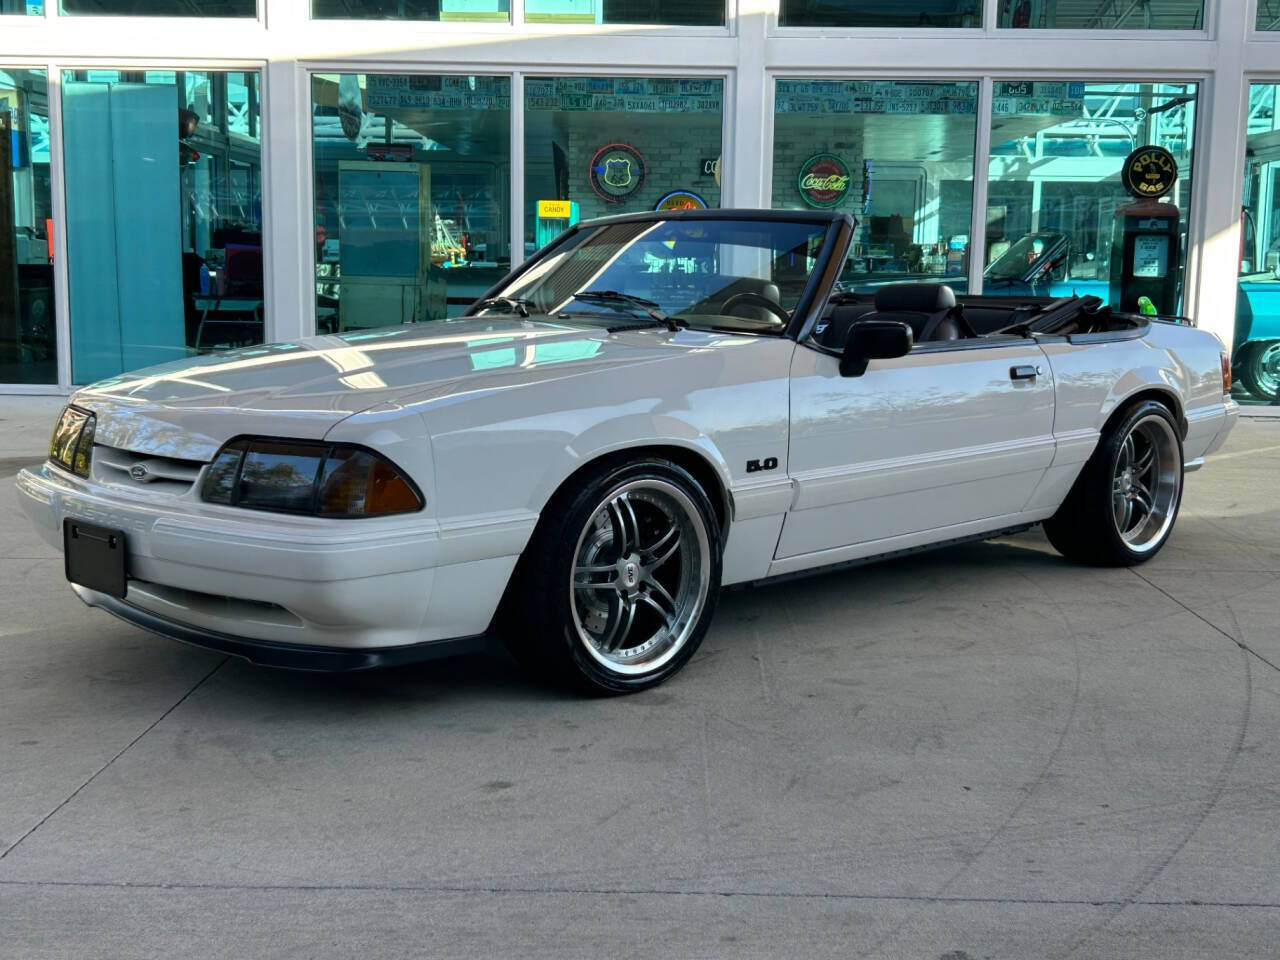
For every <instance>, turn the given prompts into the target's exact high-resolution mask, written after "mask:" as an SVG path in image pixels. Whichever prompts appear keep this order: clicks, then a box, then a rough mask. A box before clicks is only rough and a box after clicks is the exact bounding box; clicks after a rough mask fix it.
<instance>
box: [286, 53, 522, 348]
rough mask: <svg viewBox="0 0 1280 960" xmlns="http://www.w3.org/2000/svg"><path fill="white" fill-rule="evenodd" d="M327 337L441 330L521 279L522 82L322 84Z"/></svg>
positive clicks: (319, 288) (408, 77)
mask: <svg viewBox="0 0 1280 960" xmlns="http://www.w3.org/2000/svg"><path fill="white" fill-rule="evenodd" d="M311 97H312V103H311V111H312V120H311V137H312V147H313V154H314V156H315V224H316V233H315V244H316V254H315V263H316V278H315V281H316V325H317V327H318V328H319V330H320V331H321V332H336V331H346V330H361V329H368V328H373V327H387V326H392V325H398V324H404V323H422V322H425V321H430V320H441V319H443V318H444V317H446V316H455V315H457V314H459V313H461V312H462V311H463V310H464V309H465V308H466V306H467V305H468V304H470V303H471V302H472V301H474V300H475V299H476V297H478V296H479V295H480V294H481V293H483V292H484V291H485V290H487V289H488V288H489V287H490V286H492V285H493V284H494V283H496V282H497V281H498V280H499V279H500V278H501V277H502V276H503V275H504V274H506V272H507V271H508V270H509V269H510V267H511V221H510V212H509V211H510V205H511V204H510V196H511V195H510V191H509V183H510V179H511V79H510V78H509V77H469V76H436V75H426V74H385V73H370V74H363V73H361V74H355V73H346V74H336V73H325V74H315V75H314V76H313V77H312V79H311Z"/></svg>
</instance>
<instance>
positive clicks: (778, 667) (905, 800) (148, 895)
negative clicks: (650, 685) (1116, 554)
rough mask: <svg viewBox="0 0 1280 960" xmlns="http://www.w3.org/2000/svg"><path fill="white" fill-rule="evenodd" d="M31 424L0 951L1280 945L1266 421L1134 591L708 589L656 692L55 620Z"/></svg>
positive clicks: (17, 594)
mask: <svg viewBox="0 0 1280 960" xmlns="http://www.w3.org/2000/svg"><path fill="white" fill-rule="evenodd" d="M56 406H57V404H56V403H45V404H44V405H43V406H41V402H30V403H28V404H27V405H26V406H23V405H22V404H15V403H14V402H12V401H6V402H5V404H4V405H2V406H0V421H2V422H0V475H2V476H0V536H2V538H3V540H2V542H3V544H4V553H3V559H0V569H2V570H3V571H4V583H5V584H6V589H5V590H4V591H3V594H2V595H0V650H2V651H3V655H4V656H3V668H0V851H3V859H0V956H3V957H15V958H19V957H20V958H23V960H34V958H46V957H77V958H78V957H87V956H110V957H162V956H163V957H181V956H200V957H202V958H224V957H225V958H237V960H239V958H248V957H255V958H256V957H295V956H298V957H309V958H310V957H344V958H345V957H353V956H376V957H379V958H384V957H402V956H403V957H428V956H430V957H436V956H450V957H454V956H457V957H463V956H466V957H494V956H511V957H520V958H531V957H548V958H551V957H554V958H557V960H563V958H593V960H595V958H602V957H608V958H614V957H623V956H645V957H651V956H660V957H673V958H692V957H720V956H727V957H768V958H775V957H782V956H786V957H804V958H810V957H814V958H816V957H840V958H851V957H893V958H898V957H902V958H928V960H982V958H1018V960H1027V958H1040V957H1053V958H1065V957H1075V958H1107V960H1119V958H1138V957H1142V958H1160V960H1171V958H1195V960H1203V958H1207V957H1231V958H1233V960H1239V958H1245V957H1275V956H1276V952H1277V950H1278V949H1280V948H1278V947H1277V932H1280V828H1278V827H1277V824H1278V823H1280V772H1278V771H1280V738H1278V737H1277V736H1276V733H1277V730H1278V729H1280V673H1278V672H1277V665H1280V631H1278V630H1277V629H1276V624H1277V622H1280V591H1277V575H1278V574H1280V482H1278V481H1277V477H1278V476H1280V422H1274V421H1272V422H1265V421H1252V422H1243V423H1241V425H1240V426H1239V428H1238V429H1237V431H1236V433H1235V435H1234V436H1233V438H1232V440H1231V442H1230V445H1229V447H1228V448H1227V450H1226V451H1224V453H1223V454H1221V455H1219V456H1218V457H1216V458H1215V459H1213V460H1211V461H1210V463H1209V465H1208V467H1207V468H1206V469H1205V470H1203V471H1202V472H1200V473H1198V474H1195V475H1193V476H1191V477H1189V478H1188V484H1187V491H1186V498H1185V501H1184V504H1183V513H1182V517H1181V520H1180V521H1179V524H1178V527H1177V530H1176V532H1175V533H1174V536H1173V539H1172V541H1171V543H1170V544H1169V546H1168V547H1167V548H1166V549H1165V551H1164V552H1163V553H1162V554H1161V555H1160V556H1159V558H1157V559H1156V560H1155V561H1153V562H1152V563H1150V564H1148V565H1146V566H1144V567H1142V568H1140V569H1137V570H1132V571H1131V570H1092V569H1083V568H1079V567H1074V566H1071V565H1068V564H1067V563H1065V562H1063V561H1062V560H1060V559H1059V558H1058V557H1057V556H1056V555H1055V554H1054V553H1053V552H1052V551H1051V550H1050V549H1049V547H1048V545H1047V544H1046V542H1045V541H1044V539H1043V537H1042V536H1041V535H1040V534H1039V532H1038V531H1037V532H1032V533H1028V534H1024V535H1022V536H1019V537H1015V538H1011V539H1007V540H1002V541H998V542H994V543H989V544H979V545H973V546H967V547H962V548H954V549H949V550H945V551H941V552H938V553H935V554H931V555H925V556H920V557H917V558H913V559H910V560H904V561H898V562H893V563H888V564H884V565H881V566H876V567H868V568H864V569H861V570H857V571H853V572H846V573H843V574H834V575H828V576H824V577H820V578H816V579H812V580H808V581H801V582H792V583H789V584H784V585H777V586H772V587H768V588H762V589H757V590H755V591H752V592H746V593H734V594H729V595H727V596H726V597H725V598H724V601H723V603H722V605H721V608H720V611H719V615H718V617H717V620H716V623H715V626H714V627H713V628H712V630H711V633H710V635H709V636H708V638H707V641H706V643H705V644H704V645H703V648H702V650H701V651H700V652H699V654H698V656H697V657H696V658H695V660H694V661H693V662H692V663H691V664H690V665H689V666H688V667H687V668H686V670H685V671H684V672H683V673H682V674H681V675H680V676H678V677H677V678H676V679H675V680H674V681H672V682H671V683H669V684H667V685H666V686H664V687H662V688H660V689H658V690H655V691H652V692H650V693H646V694H641V695H639V696H636V697H631V698H626V699H617V700H595V701H588V700H576V699H572V698H569V697H566V696H563V695H559V694H555V693H551V692H548V691H546V690H543V689H539V688H537V687H533V686H530V685H528V684H526V683H525V682H524V680H523V679H522V678H521V677H520V675H519V674H518V673H517V672H516V670H515V668H514V667H513V666H512V665H511V664H510V662H509V661H507V660H505V659H503V658H500V657H497V656H494V657H474V658H469V659H464V660H458V661H453V662H447V663H437V664H433V665H426V666H423V667H421V668H415V669H407V670H400V671H396V672H385V673H377V674H370V675H363V676H351V677H337V678H334V677H315V676H303V675H294V674H288V673H279V672H271V671H268V670H263V669H257V668H253V667H250V666H247V665H245V664H243V663H241V662H239V661H235V660H226V659H224V658H222V657H219V656H215V655H211V654H208V653H204V652H201V651H198V650H194V649H190V648H187V647H183V646H180V645H178V644H175V643H171V642H167V641H164V640H160V639H157V638H155V637H152V636H150V635H147V634H144V633H142V632H140V631H138V630H135V629H133V628H131V627H128V626H125V625H123V624H120V623H118V622H116V621H114V620H112V619H111V618H109V617H108V616H107V615H105V614H103V613H100V612H96V611H91V610H88V609H86V608H85V607H83V606H81V604H80V603H79V601H78V600H76V599H75V598H74V597H73V596H72V594H71V593H70V591H69V590H68V589H67V588H66V586H65V584H64V583H63V582H62V565H61V560H60V558H59V556H58V555H57V554H56V553H54V552H53V551H51V550H49V549H48V548H46V547H45V546H43V545H42V544H41V543H40V542H38V541H37V540H36V538H35V537H34V536H32V535H31V534H30V533H29V532H28V530H27V529H26V527H25V525H24V524H23V522H22V521H21V519H20V518H19V517H18V516H17V515H16V511H15V507H14V494H13V491H12V488H11V484H10V480H9V478H10V477H11V476H12V474H13V473H14V472H15V470H16V469H17V465H18V463H20V462H25V461H26V460H28V459H32V458H38V457H39V456H40V454H41V452H42V449H43V446H44V443H45V437H46V435H47V431H48V427H49V424H50V422H51V418H52V411H53V410H54V409H56ZM46 407H47V408H48V409H47V410H46V409H45V408H46ZM6 411H8V412H6Z"/></svg>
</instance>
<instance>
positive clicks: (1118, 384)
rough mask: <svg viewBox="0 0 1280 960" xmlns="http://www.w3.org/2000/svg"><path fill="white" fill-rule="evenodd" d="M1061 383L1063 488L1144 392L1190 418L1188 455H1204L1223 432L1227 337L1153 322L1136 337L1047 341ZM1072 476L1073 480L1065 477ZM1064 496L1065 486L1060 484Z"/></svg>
mask: <svg viewBox="0 0 1280 960" xmlns="http://www.w3.org/2000/svg"><path fill="white" fill-rule="evenodd" d="M1041 348H1042V349H1043V350H1044V352H1045V355H1046V357H1047V358H1048V360H1049V364H1050V366H1051V367H1052V369H1053V376H1054V382H1055V384H1056V391H1057V392H1056V403H1057V409H1056V412H1055V415H1054V427H1053V432H1054V437H1055V438H1056V439H1057V441H1058V453H1057V456H1056V457H1055V460H1054V469H1055V471H1057V476H1056V477H1055V478H1054V479H1055V481H1056V484H1057V486H1058V487H1061V486H1062V483H1063V482H1064V481H1066V488H1067V489H1069V488H1070V483H1071V482H1074V476H1075V474H1076V473H1078V472H1079V469H1080V468H1081V467H1082V466H1083V464H1084V462H1085V461H1086V460H1088V459H1089V456H1090V455H1091V454H1092V453H1093V450H1094V449H1095V448H1096V446H1097V443H1098V440H1099V437H1100V436H1101V432H1102V430H1103V428H1104V427H1105V426H1106V424H1107V421H1108V420H1109V419H1110V418H1111V416H1112V415H1113V414H1114V413H1115V412H1116V411H1117V410H1119V409H1120V408H1122V407H1123V406H1125V405H1126V404H1127V403H1128V402H1129V401H1130V400H1131V399H1133V398H1134V397H1136V396H1137V395H1138V394H1141V393H1146V392H1151V391H1154V392H1156V393H1157V394H1158V395H1160V396H1163V397H1164V398H1165V399H1166V400H1167V401H1168V403H1169V404H1170V406H1171V407H1172V408H1173V410H1174V414H1175V416H1176V417H1177V418H1178V420H1179V422H1180V425H1181V424H1182V423H1185V426H1186V437H1185V440H1184V455H1185V457H1186V459H1188V460H1191V459H1195V458H1197V457H1200V456H1203V455H1204V454H1205V452H1206V451H1207V450H1208V449H1209V447H1210V445H1211V444H1212V443H1213V442H1214V440H1215V438H1216V437H1217V435H1218V434H1219V432H1220V431H1221V430H1222V427H1223V425H1224V421H1225V420H1226V415H1227V407H1226V405H1225V403H1224V400H1223V394H1222V368H1221V359H1220V354H1221V350H1222V343H1221V341H1219V340H1218V338H1217V337H1215V336H1214V335H1213V334H1211V333H1207V332H1206V331H1203V330H1197V329H1195V328H1194V327H1188V326H1179V325H1175V324H1168V323H1152V324H1151V325H1150V327H1149V328H1148V330H1147V332H1146V333H1145V334H1144V335H1143V336H1141V337H1137V338H1133V339H1113V340H1102V341H1099V342H1091V343H1080V342H1077V343H1071V342H1070V341H1068V340H1066V339H1054V340H1046V341H1042V343H1041ZM1068 477H1069V478H1070V479H1067V478H1068ZM1058 492H1061V494H1062V495H1063V496H1065V494H1066V490H1065V489H1063V490H1060V491H1058Z"/></svg>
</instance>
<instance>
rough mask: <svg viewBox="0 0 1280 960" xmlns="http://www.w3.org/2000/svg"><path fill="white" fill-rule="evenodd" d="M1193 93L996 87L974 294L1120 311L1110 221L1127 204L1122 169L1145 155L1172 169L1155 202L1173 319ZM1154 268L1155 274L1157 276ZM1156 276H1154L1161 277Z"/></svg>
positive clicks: (1128, 87)
mask: <svg viewBox="0 0 1280 960" xmlns="http://www.w3.org/2000/svg"><path fill="white" fill-rule="evenodd" d="M1196 93H1197V86H1196V84H1177V83H1123V82H1120V83H1098V82H1089V83H1084V82H1079V81H1065V80H1064V81H1043V80H1036V81H1030V80H1025V81H997V82H996V84H995V89H994V100H993V103H992V118H991V161H990V167H989V175H990V182H989V185H988V188H987V210H986V241H987V246H986V263H985V266H984V271H983V293H986V294H990V295H995V296H999V295H1009V296H1023V295H1026V294H1035V295H1039V296H1053V297H1058V296H1070V295H1072V294H1080V295H1089V294H1092V295H1096V296H1098V297H1101V298H1102V299H1103V301H1105V302H1108V303H1116V304H1118V302H1119V301H1118V295H1117V294H1116V293H1115V292H1114V291H1113V289H1112V284H1111V273H1112V256H1113V253H1114V254H1115V255H1116V256H1120V255H1121V254H1122V250H1121V247H1120V246H1119V245H1116V246H1114V250H1113V236H1114V233H1115V224H1116V222H1117V216H1118V215H1122V211H1123V210H1124V209H1125V208H1127V207H1128V206H1129V205H1130V204H1132V203H1134V199H1133V197H1131V196H1130V195H1129V194H1128V193H1127V192H1126V191H1125V188H1124V186H1123V185H1122V183H1121V170H1122V168H1123V167H1124V163H1125V158H1126V157H1128V156H1129V155H1130V154H1131V153H1133V152H1134V151H1135V150H1137V149H1138V148H1139V147H1145V146H1149V145H1154V146H1157V147H1162V148H1164V149H1166V150H1168V151H1169V153H1170V154H1172V156H1173V159H1174V161H1175V162H1176V164H1177V175H1176V179H1175V182H1174V185H1173V189H1172V190H1171V192H1170V193H1169V195H1168V196H1167V197H1165V198H1164V200H1163V201H1162V202H1163V203H1165V204H1172V205H1173V208H1172V209H1173V212H1174V213H1176V215H1177V218H1178V221H1179V228H1178V233H1179V243H1178V247H1179V251H1178V256H1177V257H1176V258H1173V259H1172V262H1170V263H1167V264H1165V265H1164V267H1163V270H1171V271H1173V272H1174V273H1176V277H1177V283H1176V285H1175V286H1176V289H1177V292H1176V294H1175V295H1173V296H1172V297H1171V299H1172V300H1173V302H1169V303H1155V302H1153V304H1152V306H1153V307H1154V309H1156V310H1157V311H1159V312H1161V313H1167V314H1172V313H1177V312H1178V311H1179V309H1180V306H1181V304H1180V299H1181V286H1182V277H1183V268H1184V264H1185V260H1186V236H1187V233H1186V226H1187V210H1188V209H1189V208H1190V206H1191V156H1192V150H1193V147H1194V143H1195V119H1196ZM1154 269H1161V268H1160V266H1159V265H1156V266H1155V267H1154ZM1162 275H1163V272H1162Z"/></svg>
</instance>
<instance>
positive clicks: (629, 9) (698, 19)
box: [524, 0, 725, 27]
mask: <svg viewBox="0 0 1280 960" xmlns="http://www.w3.org/2000/svg"><path fill="white" fill-rule="evenodd" d="M724 13H725V0H524V19H525V22H526V23H646V24H664V23H665V24H672V25H677V26H686V27H718V26H722V25H723V24H724Z"/></svg>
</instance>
